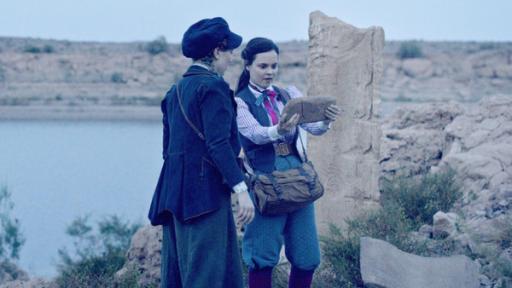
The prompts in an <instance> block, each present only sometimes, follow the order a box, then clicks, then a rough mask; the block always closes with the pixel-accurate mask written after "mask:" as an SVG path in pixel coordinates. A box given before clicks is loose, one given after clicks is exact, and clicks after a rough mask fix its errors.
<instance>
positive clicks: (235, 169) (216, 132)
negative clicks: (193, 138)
mask: <svg viewBox="0 0 512 288" xmlns="http://www.w3.org/2000/svg"><path fill="white" fill-rule="evenodd" d="M233 101H234V100H233V99H232V95H231V90H230V89H229V86H228V85H227V83H224V82H223V81H222V82H221V81H217V82H214V83H213V85H209V87H208V88H207V89H205V91H204V93H203V97H202V99H201V100H200V104H199V105H200V107H199V108H200V110H201V118H202V119H201V121H202V124H203V128H204V136H205V141H206V146H207V149H208V153H209V155H210V157H211V158H212V160H213V162H214V163H215V165H216V166H217V168H218V169H219V171H220V173H221V174H222V176H223V177H224V179H225V180H226V182H227V183H228V185H229V187H231V188H232V187H234V186H235V185H236V184H238V183H240V182H242V181H243V180H244V175H243V174H242V171H241V170H240V167H239V166H238V163H237V160H236V157H237V155H235V151H233V148H232V146H231V143H230V139H231V137H232V129H233V123H234V117H235V110H234V109H235V108H234V105H233ZM235 129H236V128H235ZM234 134H235V135H237V133H234Z"/></svg>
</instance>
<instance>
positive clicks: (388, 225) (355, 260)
mask: <svg viewBox="0 0 512 288" xmlns="http://www.w3.org/2000/svg"><path fill="white" fill-rule="evenodd" d="M387 208H388V209H386V210H385V209H382V208H381V209H377V210H373V211H369V212H367V213H365V214H360V215H359V216H357V217H355V218H353V219H350V220H347V221H346V225H347V228H346V230H345V231H343V232H342V231H341V230H340V229H339V228H338V227H336V226H333V225H331V226H330V230H329V234H328V235H327V236H323V237H321V242H322V251H323V255H324V261H325V262H326V265H328V266H329V267H331V268H332V270H333V272H334V275H337V278H336V279H334V282H335V286H336V287H364V285H363V280H362V278H361V271H360V267H359V265H360V262H359V252H360V243H359V241H360V240H359V239H360V237H363V236H368V237H372V238H377V239H381V240H385V241H387V242H389V243H391V244H393V245H395V246H397V247H398V248H399V249H401V250H404V251H406V252H410V253H422V252H423V251H422V250H419V249H423V246H422V245H420V244H421V243H417V242H415V241H414V240H412V239H410V237H409V232H410V231H411V225H410V221H409V220H408V219H407V218H406V217H405V214H404V212H403V210H402V209H401V208H400V207H394V208H391V207H387Z"/></svg>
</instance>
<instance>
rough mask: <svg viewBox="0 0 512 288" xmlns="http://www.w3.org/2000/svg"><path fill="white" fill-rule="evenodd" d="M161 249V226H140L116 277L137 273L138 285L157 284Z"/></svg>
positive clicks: (158, 281)
mask: <svg viewBox="0 0 512 288" xmlns="http://www.w3.org/2000/svg"><path fill="white" fill-rule="evenodd" d="M161 251H162V228H161V226H157V227H153V226H151V225H147V226H144V227H142V228H140V229H139V230H138V231H137V232H136V233H135V235H133V237H132V241H131V244H130V248H129V249H128V252H127V254H126V258H127V260H126V263H125V265H124V267H123V268H122V269H121V270H119V271H118V272H117V273H116V278H117V279H121V278H123V277H129V275H128V273H138V274H139V283H138V284H139V286H140V287H151V286H152V285H153V286H158V285H159V283H160V252H161Z"/></svg>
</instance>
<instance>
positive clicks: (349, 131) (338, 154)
mask: <svg viewBox="0 0 512 288" xmlns="http://www.w3.org/2000/svg"><path fill="white" fill-rule="evenodd" d="M309 37H310V40H309V57H308V72H307V75H308V77H307V78H308V93H307V95H308V97H318V96H333V97H336V102H337V104H338V105H339V106H340V107H341V109H343V113H342V114H341V115H340V117H339V120H338V121H337V122H335V123H333V125H332V128H331V129H330V131H329V132H328V133H326V134H325V135H322V136H321V137H313V139H310V141H308V144H309V145H308V148H309V156H310V158H311V160H312V161H313V163H314V164H315V167H316V169H317V171H318V172H319V175H320V178H321V180H322V182H323V183H324V186H325V190H326V192H325V195H324V197H323V198H321V199H320V200H319V201H317V208H318V209H317V210H316V211H317V222H318V224H319V230H320V232H321V233H322V232H326V231H327V224H328V223H333V224H336V225H339V226H340V225H343V224H344V219H345V218H347V217H350V216H352V215H354V213H355V212H356V211H359V210H361V209H365V208H369V207H375V206H377V205H378V199H379V187H378V179H379V150H380V137H381V129H380V125H379V123H378V122H377V119H376V116H375V113H376V111H377V103H378V102H379V95H378V93H377V91H378V86H379V84H380V78H381V75H382V51H383V48H384V31H383V30H382V28H380V27H370V28H367V29H360V28H356V27H354V26H352V25H350V24H347V23H344V22H342V21H340V20H338V19H336V18H334V17H328V16H326V15H325V14H323V13H321V12H318V11H316V12H313V13H311V14H310V26H309Z"/></svg>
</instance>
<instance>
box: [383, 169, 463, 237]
mask: <svg viewBox="0 0 512 288" xmlns="http://www.w3.org/2000/svg"><path fill="white" fill-rule="evenodd" d="M382 186H383V187H382V194H381V203H382V205H383V206H384V207H386V206H391V207H394V206H398V207H400V208H401V209H402V210H403V211H404V213H405V216H406V217H407V218H408V219H410V220H411V221H412V226H413V228H414V229H417V228H419V227H420V226H421V225H423V224H432V221H433V219H432V217H433V216H434V214H435V213H436V212H438V211H444V212H448V211H449V210H450V209H451V208H452V207H453V204H454V203H455V202H456V201H457V200H458V199H460V198H461V196H462V190H461V187H460V185H459V184H458V183H457V182H456V181H455V171H454V170H453V169H448V170H446V171H443V172H439V173H429V174H427V175H423V176H421V178H420V179H417V180H414V179H409V178H405V177H398V178H396V179H393V180H391V181H389V180H383V185H382ZM386 210H389V209H386Z"/></svg>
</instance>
